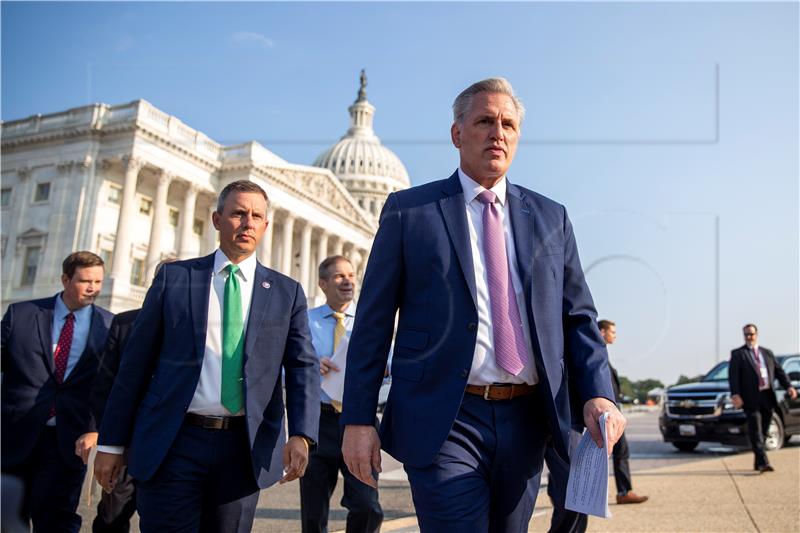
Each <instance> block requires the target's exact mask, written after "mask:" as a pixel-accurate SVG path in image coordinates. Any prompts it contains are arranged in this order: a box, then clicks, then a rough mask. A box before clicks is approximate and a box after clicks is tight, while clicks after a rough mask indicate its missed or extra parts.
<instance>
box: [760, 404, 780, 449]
mask: <svg viewBox="0 0 800 533" xmlns="http://www.w3.org/2000/svg"><path fill="white" fill-rule="evenodd" d="M783 443H784V431H783V422H781V418H780V417H779V416H778V415H777V414H776V413H772V422H770V424H769V429H768V430H767V436H766V437H765V438H764V448H766V449H767V450H768V451H771V450H779V449H781V448H782V447H783Z"/></svg>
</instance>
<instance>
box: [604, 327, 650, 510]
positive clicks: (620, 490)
mask: <svg viewBox="0 0 800 533" xmlns="http://www.w3.org/2000/svg"><path fill="white" fill-rule="evenodd" d="M597 327H598V328H600V334H601V335H602V336H603V340H604V341H605V343H606V345H609V344H614V342H616V340H617V325H616V324H615V323H614V322H612V321H611V320H600V321H599V322H598V323H597ZM608 367H609V369H610V370H611V386H612V387H613V388H614V398H615V399H616V402H617V403H618V404H620V403H622V387H621V386H620V383H619V376H618V375H617V370H616V369H615V368H614V367H613V366H612V365H611V364H610V363H609V365H608ZM629 457H630V451H629V450H628V439H626V438H625V433H623V434H622V435H621V436H620V438H619V441H617V445H616V446H614V461H613V463H614V481H615V482H616V484H617V505H624V504H628V503H644V502H646V501H647V500H648V496H639V495H638V494H636V493H635V492H633V483H632V482H631V465H630V463H629V462H628V458H629Z"/></svg>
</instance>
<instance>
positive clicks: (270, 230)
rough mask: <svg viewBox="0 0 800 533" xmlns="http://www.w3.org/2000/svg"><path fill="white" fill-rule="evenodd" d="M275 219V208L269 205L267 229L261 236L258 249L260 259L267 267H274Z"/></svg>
mask: <svg viewBox="0 0 800 533" xmlns="http://www.w3.org/2000/svg"><path fill="white" fill-rule="evenodd" d="M274 219H275V208H274V207H268V208H267V223H268V224H267V230H266V231H265V232H264V236H263V237H262V238H261V246H260V247H259V250H258V260H259V261H260V262H261V264H262V265H264V266H265V267H272V263H271V261H272V257H271V255H272V236H273V234H274V233H275V224H273V221H274Z"/></svg>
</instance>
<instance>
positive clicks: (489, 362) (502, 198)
mask: <svg viewBox="0 0 800 533" xmlns="http://www.w3.org/2000/svg"><path fill="white" fill-rule="evenodd" d="M458 178H459V180H460V181H461V188H462V189H463V190H464V203H465V208H466V210H467V226H468V227H469V242H470V248H471V251H472V264H473V266H474V269H475V287H476V289H477V304H478V335H477V338H476V340H475V354H474V355H473V357H472V368H471V370H470V373H469V379H468V380H467V381H468V383H469V384H470V385H491V384H492V383H527V384H529V385H535V384H536V383H538V382H539V376H538V374H537V373H536V365H535V363H534V361H533V350H532V349H531V346H532V345H531V333H530V327H529V324H528V313H527V312H526V310H525V296H524V293H523V290H522V282H521V281H520V279H521V278H520V275H519V271H518V269H517V252H516V247H515V246H514V236H513V234H512V232H511V223H510V221H509V218H508V217H506V215H505V205H506V187H507V183H506V178H505V176H504V177H503V179H501V180H500V181H499V182H497V184H496V185H495V186H494V187H492V188H491V189H490V190H491V191H492V192H493V193H495V194H496V195H497V203H496V204H495V207H496V208H497V211H498V213H499V214H500V219H501V221H502V223H503V229H504V232H505V241H506V254H507V255H508V266H509V270H510V271H511V282H512V284H513V286H514V292H515V293H516V297H517V306H518V307H519V316H520V318H521V319H522V334H523V335H524V336H525V347H526V349H527V351H528V353H527V354H526V355H527V359H528V360H527V362H526V363H525V367H524V368H523V369H522V371H521V372H520V373H519V375H516V376H515V375H513V374H510V373H508V372H506V371H505V370H503V369H502V368H500V367H499V366H497V362H496V361H495V357H494V336H493V335H494V333H493V331H492V307H491V304H490V300H489V282H488V281H487V278H486V261H485V260H484V257H483V209H484V205H483V204H482V203H481V201H480V200H478V198H477V197H478V195H479V194H480V193H481V192H483V191H484V190H486V189H484V187H483V186H481V185H479V184H478V183H476V182H475V181H474V180H473V179H472V178H470V177H469V176H468V175H467V174H466V173H465V172H464V171H463V170H461V168H459V169H458Z"/></svg>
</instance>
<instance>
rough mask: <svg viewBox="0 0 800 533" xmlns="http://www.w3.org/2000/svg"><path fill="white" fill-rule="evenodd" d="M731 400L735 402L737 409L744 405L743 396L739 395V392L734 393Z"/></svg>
mask: <svg viewBox="0 0 800 533" xmlns="http://www.w3.org/2000/svg"><path fill="white" fill-rule="evenodd" d="M731 401H732V402H733V406H734V407H735V408H737V409H741V408H742V406H743V405H744V402H743V401H742V397H741V396H739V395H738V394H734V395H733V396H731Z"/></svg>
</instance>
